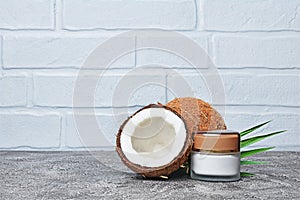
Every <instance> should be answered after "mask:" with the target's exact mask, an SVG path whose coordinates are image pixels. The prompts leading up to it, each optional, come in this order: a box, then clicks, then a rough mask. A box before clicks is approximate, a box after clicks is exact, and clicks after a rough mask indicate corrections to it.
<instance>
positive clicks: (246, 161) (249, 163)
mask: <svg viewBox="0 0 300 200" xmlns="http://www.w3.org/2000/svg"><path fill="white" fill-rule="evenodd" d="M263 164H268V162H260V161H252V160H241V165H263Z"/></svg>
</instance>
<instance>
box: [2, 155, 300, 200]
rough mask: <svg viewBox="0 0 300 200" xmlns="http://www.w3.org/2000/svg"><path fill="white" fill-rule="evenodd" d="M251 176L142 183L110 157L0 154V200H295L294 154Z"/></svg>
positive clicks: (298, 193) (298, 168)
mask: <svg viewBox="0 0 300 200" xmlns="http://www.w3.org/2000/svg"><path fill="white" fill-rule="evenodd" d="M252 159H254V160H260V161H269V162H270V164H266V165H260V166H244V167H243V168H242V170H243V171H248V172H254V173H256V176H253V177H247V178H242V179H241V180H240V181H238V182H227V183H212V182H203V181H196V180H192V179H190V178H189V177H188V176H187V175H185V174H182V173H176V174H174V175H173V176H171V177H170V178H169V179H168V180H155V179H152V180H150V179H143V178H142V177H140V176H138V175H136V174H135V173H133V172H131V171H130V170H128V169H127V168H126V167H125V166H124V165H123V164H122V162H121V161H120V160H119V158H118V156H117V155H116V153H115V152H104V151H101V152H94V153H93V154H91V153H89V152H4V151H0V186H1V187H0V199H22V200H23V199H30V200H31V199H300V175H299V174H300V152H267V153H262V154H259V155H256V156H255V157H252Z"/></svg>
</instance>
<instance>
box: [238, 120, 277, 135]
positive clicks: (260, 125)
mask: <svg viewBox="0 0 300 200" xmlns="http://www.w3.org/2000/svg"><path fill="white" fill-rule="evenodd" d="M271 121H272V120H269V121H267V122H264V123H262V124H259V125H257V126H254V127H252V128H249V129H247V130H245V131H242V132H241V133H240V135H241V137H243V136H245V135H247V134H249V133H251V132H253V131H255V130H256V129H259V128H260V127H262V126H264V125H266V124H268V123H270V122H271Z"/></svg>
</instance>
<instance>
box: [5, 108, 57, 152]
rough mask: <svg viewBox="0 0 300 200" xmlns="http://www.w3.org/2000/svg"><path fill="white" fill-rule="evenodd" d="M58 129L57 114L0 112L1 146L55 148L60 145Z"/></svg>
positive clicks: (10, 147) (12, 147) (7, 147)
mask: <svg viewBox="0 0 300 200" xmlns="http://www.w3.org/2000/svg"><path fill="white" fill-rule="evenodd" d="M60 130H61V122H60V117H59V116H58V115H54V114H51V115H50V114H48V113H46V114H34V113H20V112H13V113H0V132H1V140H0V146H1V148H6V149H15V148H29V149H31V148H34V149H43V148H50V149H56V148H58V147H59V146H60Z"/></svg>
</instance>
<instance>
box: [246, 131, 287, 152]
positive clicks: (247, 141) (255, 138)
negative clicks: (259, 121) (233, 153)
mask: <svg viewBox="0 0 300 200" xmlns="http://www.w3.org/2000/svg"><path fill="white" fill-rule="evenodd" d="M285 131H286V130H283V131H277V132H273V133H269V134H266V135H260V136H256V137H252V138H248V139H244V140H241V143H240V144H241V148H243V147H246V146H249V145H250V144H254V143H256V142H259V141H261V140H263V139H265V138H268V137H271V136H273V135H277V134H279V133H283V132H285Z"/></svg>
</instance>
